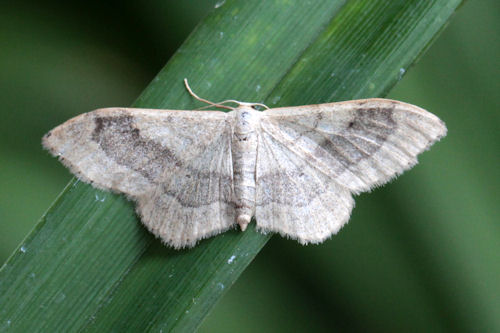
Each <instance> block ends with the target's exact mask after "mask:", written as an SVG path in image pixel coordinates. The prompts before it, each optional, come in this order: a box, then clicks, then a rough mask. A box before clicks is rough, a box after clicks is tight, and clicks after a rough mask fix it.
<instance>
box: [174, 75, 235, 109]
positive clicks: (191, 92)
mask: <svg viewBox="0 0 500 333" xmlns="http://www.w3.org/2000/svg"><path fill="white" fill-rule="evenodd" d="M184 85H185V86H186V89H187V91H188V92H189V94H190V95H191V96H193V97H194V98H196V99H197V100H199V101H200V102H203V103H207V104H210V105H211V106H215V107H218V108H221V109H227V110H234V108H233V107H230V106H226V105H222V104H224V103H227V102H235V103H238V104H240V103H239V102H237V101H233V100H227V101H223V102H220V103H214V102H210V101H209V100H206V99H204V98H201V97H200V96H198V95H196V94H195V93H194V92H193V90H191V87H190V86H189V84H188V81H187V79H184Z"/></svg>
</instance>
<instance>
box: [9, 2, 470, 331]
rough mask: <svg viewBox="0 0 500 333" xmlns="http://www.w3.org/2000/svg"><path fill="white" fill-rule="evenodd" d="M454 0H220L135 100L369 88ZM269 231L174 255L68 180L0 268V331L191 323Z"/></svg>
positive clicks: (106, 201) (127, 216)
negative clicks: (188, 86)
mask: <svg viewBox="0 0 500 333" xmlns="http://www.w3.org/2000/svg"><path fill="white" fill-rule="evenodd" d="M460 3H461V1H458V0H456V1H437V0H436V1H430V2H429V1H402V0H401V1H391V2H388V1H368V0H367V1H347V2H346V1H322V2H314V4H313V5H311V4H310V3H309V2H308V1H299V0H296V1H273V2H260V1H227V2H226V3H225V4H224V5H223V6H222V7H220V8H219V9H217V10H215V11H213V12H212V13H211V14H210V15H209V16H208V17H207V18H206V19H205V20H204V21H203V22H202V23H201V24H200V26H199V27H198V28H197V29H196V30H195V32H193V34H192V35H191V36H190V38H189V39H188V40H187V41H186V42H185V43H184V45H183V46H181V48H180V49H179V50H178V52H177V53H176V54H175V55H174V57H173V58H172V59H171V60H170V61H169V63H168V64H167V65H166V66H165V68H164V69H163V70H162V71H161V72H160V73H159V74H158V76H157V77H156V78H155V80H153V82H152V83H151V84H150V85H149V86H148V87H147V89H146V90H145V91H144V92H143V94H142V95H141V96H140V97H139V98H138V99H137V101H136V102H135V104H134V106H136V107H151V108H170V109H193V108H196V107H199V103H198V102H196V101H194V100H193V99H192V98H191V97H190V96H189V95H188V94H187V92H186V91H185V89H184V87H183V85H182V79H183V78H184V77H187V78H188V79H190V84H191V86H192V88H193V89H194V90H195V91H196V92H197V93H198V94H199V95H201V96H203V97H206V98H209V99H211V100H223V99H227V98H233V99H234V98H236V99H241V100H247V101H256V102H258V101H265V102H266V103H268V105H269V106H270V107H273V106H277V105H297V104H308V103H320V102H326V101H332V100H344V99H352V98H359V97H368V96H370V97H375V96H380V95H383V94H385V93H386V92H387V91H388V90H389V89H390V88H391V87H392V86H393V85H394V84H395V83H396V82H397V81H398V80H399V79H400V77H401V75H402V74H404V72H403V73H401V69H404V70H406V69H407V68H408V66H410V64H411V63H413V61H415V59H416V58H417V57H418V55H419V54H420V53H421V52H422V50H424V49H425V48H426V47H427V45H428V44H429V43H430V42H431V41H432V40H433V38H434V36H435V34H436V33H437V32H438V31H439V30H440V29H441V28H442V26H443V25H444V23H445V22H446V21H447V20H448V18H449V17H450V16H451V15H452V14H453V12H454V10H455V9H456V7H457V6H458V5H459V4H460ZM332 74H334V75H332ZM269 237H270V236H269V235H262V234H260V233H257V232H256V231H255V226H254V225H252V226H251V227H249V229H248V230H247V231H246V232H243V233H242V232H239V231H235V230H234V231H229V232H227V233H225V234H223V235H220V236H216V237H213V238H211V239H209V240H205V241H202V242H201V243H200V244H199V245H198V246H197V247H195V248H193V249H189V250H183V251H174V250H171V249H167V248H165V247H164V246H163V245H162V244H161V243H160V242H159V241H158V240H155V239H154V237H153V236H151V235H150V234H148V233H147V231H146V230H145V228H143V227H142V226H141V225H140V223H139V222H138V219H137V217H136V216H135V214H134V210H133V205H132V203H130V202H127V201H126V200H125V199H124V198H123V197H122V196H117V195H114V194H110V193H106V192H102V191H99V190H96V189H93V188H92V187H91V186H89V185H86V184H82V183H79V182H73V183H72V184H70V185H69V186H68V188H67V189H66V190H65V192H64V193H63V194H62V195H61V197H60V198H59V199H58V200H57V201H56V203H55V204H54V205H53V206H52V207H51V208H50V209H49V211H48V213H47V214H46V215H45V216H44V217H43V218H42V221H41V222H40V224H39V225H38V226H37V228H36V229H35V230H34V231H33V233H32V234H31V235H30V236H29V237H28V238H27V240H26V241H25V242H24V243H23V245H22V247H21V248H20V249H19V250H18V251H17V252H16V253H15V254H14V255H13V256H12V257H11V258H10V259H9V261H8V262H7V263H6V265H5V266H4V267H3V268H2V270H1V271H0V295H2V296H1V297H0V309H1V310H0V328H12V329H13V330H14V331H110V330H116V331H137V330H147V331H149V330H151V331H158V330H160V329H163V330H164V331H169V330H180V331H184V330H188V331H189V330H193V329H195V328H197V327H198V326H199V325H200V323H201V321H202V320H203V318H204V317H205V315H206V314H207V313H208V312H209V311H210V309H211V308H212V307H213V306H214V305H215V303H216V302H217V300H218V299H220V297H221V296H222V295H224V293H225V292H227V290H228V289H229V287H230V286H231V285H232V284H233V283H234V281H235V280H236V279H237V278H238V276H239V275H240V274H241V272H242V271H243V270H244V269H245V267H246V266H247V265H248V264H249V263H250V262H251V260H252V259H253V258H254V257H255V255H256V254H257V253H258V252H259V250H260V249H261V248H262V247H263V246H264V245H265V243H266V241H267V240H268V239H269ZM33 274H34V276H33Z"/></svg>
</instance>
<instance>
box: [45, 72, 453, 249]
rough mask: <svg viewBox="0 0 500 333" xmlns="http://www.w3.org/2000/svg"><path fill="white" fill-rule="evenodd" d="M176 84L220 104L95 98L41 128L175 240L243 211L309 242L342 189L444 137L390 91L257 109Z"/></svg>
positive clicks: (346, 208) (432, 121) (194, 237)
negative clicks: (387, 95)
mask: <svg viewBox="0 0 500 333" xmlns="http://www.w3.org/2000/svg"><path fill="white" fill-rule="evenodd" d="M185 83H186V88H187V89H188V91H189V92H190V93H191V94H192V96H193V97H195V98H197V99H199V100H200V101H203V102H207V103H209V104H210V105H213V106H215V107H219V108H227V109H231V111H230V112H222V111H201V110H198V111H188V110H156V109H136V108H105V109H98V110H95V111H92V112H89V113H85V114H82V115H79V116H77V117H75V118H73V119H70V120H68V121H67V122H65V123H63V124H62V125H60V126H58V127H56V128H55V129H53V130H52V131H50V132H49V133H47V134H46V135H45V136H44V137H43V146H44V147H45V148H46V149H47V150H48V151H50V152H51V153H52V154H53V155H54V156H57V157H59V159H60V161H61V162H62V163H63V164H64V165H65V166H67V167H68V168H69V169H70V170H71V172H73V173H74V174H75V175H76V176H77V177H79V178H80V179H81V180H83V181H85V182H87V183H90V184H92V185H93V186H95V187H97V188H99V189H105V190H111V191H113V192H118V193H124V194H125V195H126V196H127V197H128V198H129V199H131V200H133V201H135V202H136V210H137V213H138V215H139V216H140V218H141V221H142V223H143V224H144V225H145V226H146V227H147V228H148V229H149V230H150V231H151V232H152V233H153V234H154V235H155V236H157V237H159V238H160V239H161V240H162V241H163V242H164V243H166V244H168V245H169V246H172V247H174V248H176V249H179V248H184V247H192V246H194V245H195V244H196V243H197V242H198V241H199V240H200V239H203V238H207V237H210V236H212V235H215V234H219V233H221V232H223V231H225V230H228V229H230V228H233V227H235V226H236V225H239V226H240V228H241V230H242V231H244V230H245V229H246V227H247V225H248V224H249V223H250V221H251V218H252V217H253V216H255V219H256V224H257V229H258V230H259V231H261V232H264V233H267V232H277V233H280V234H281V235H283V236H286V237H290V238H293V239H296V240H298V241H299V242H300V243H301V244H308V243H320V242H322V241H324V240H325V239H327V238H329V237H330V236H331V235H333V234H335V233H337V232H338V231H339V229H340V228H341V227H342V226H343V225H344V224H346V223H347V221H348V219H349V216H350V214H351V210H352V208H353V206H354V200H353V197H352V195H353V194H358V193H361V192H364V191H368V190H370V189H371V188H373V187H374V186H378V185H382V184H384V183H386V182H388V181H389V180H390V179H392V178H393V177H395V176H397V175H399V174H401V173H402V172H403V171H404V170H407V169H409V168H411V167H412V166H413V165H415V164H416V163H417V155H418V154H420V153H421V152H423V151H424V150H426V149H428V148H429V147H430V146H431V145H432V144H433V143H434V142H436V141H437V140H439V139H440V138H442V137H443V136H445V135H446V126H445V124H444V123H443V122H442V121H441V120H440V119H439V118H438V117H436V116H434V115H433V114H431V113H429V112H427V111H425V110H423V109H421V108H419V107H417V106H414V105H410V104H406V103H403V102H399V101H394V100H388V99H379V98H372V99H361V100H352V101H346V102H338V103H328V104H316V105H304V106H294V107H282V108H274V109H269V108H267V107H266V106H264V105H262V104H259V103H243V102H238V101H233V100H231V101H224V102H221V103H212V102H209V101H207V100H205V99H203V98H200V97H198V96H197V95H196V94H194V93H193V92H192V90H191V89H190V88H189V86H188V85H187V81H186V80H185ZM226 102H234V103H236V105H237V107H234V108H233V107H229V106H227V105H224V104H226ZM258 107H264V108H265V110H264V111H258V110H256V108H258Z"/></svg>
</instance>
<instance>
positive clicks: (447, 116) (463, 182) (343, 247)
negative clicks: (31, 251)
mask: <svg viewBox="0 0 500 333" xmlns="http://www.w3.org/2000/svg"><path fill="white" fill-rule="evenodd" d="M215 3H216V2H215V1H201V0H196V1H194V0H192V1H184V2H181V1H158V0H148V1H143V2H133V1H122V2H115V1H111V2H107V3H105V4H103V3H100V2H83V1H82V2H79V1H76V2H71V3H67V2H62V1H54V0H52V1H45V2H44V3H43V4H41V3H39V2H32V3H30V2H27V1H24V2H16V3H15V4H14V3H11V4H1V5H0V102H1V104H0V113H1V114H0V262H1V263H3V262H4V261H5V260H6V259H7V257H8V256H9V254H10V253H11V252H12V251H13V250H14V249H15V247H16V246H17V244H19V243H20V242H21V240H22V239H23V238H24V237H25V236H26V235H27V234H28V233H29V231H30V230H31V228H32V227H33V226H34V225H35V223H36V222H37V220H38V218H39V217H40V216H41V215H42V214H43V213H44V211H45V210H46V209H47V208H48V207H49V205H50V204H51V202H52V201H53V200H54V199H55V198H56V196H57V195H58V193H59V192H60V191H61V190H62V189H63V187H64V186H65V184H66V183H67V182H68V180H69V179H70V178H71V175H70V174H69V172H68V171H67V170H66V169H64V167H62V166H61V164H60V163H58V162H57V160H56V159H53V158H51V157H49V155H48V153H46V152H45V151H43V150H42V148H41V146H40V138H41V137H42V135H43V134H44V133H45V132H47V131H48V130H49V129H51V128H52V127H54V126H56V125H58V124H59V123H61V122H63V121H65V120H67V119H68V118H70V117H72V116H74V115H77V114H79V113H83V112H87V111H90V110H93V109H95V108H98V107H104V106H127V105H130V104H131V103H132V101H133V100H134V99H135V98H136V97H137V96H138V95H139V93H140V92H141V91H142V90H143V89H144V87H145V86H146V85H147V84H148V83H149V81H150V80H151V79H152V78H153V77H154V75H155V74H156V73H157V72H158V71H159V70H160V69H161V67H162V66H163V65H164V64H165V62H166V61H167V60H168V58H169V57H170V55H171V54H172V53H173V52H174V51H175V50H176V49H177V48H178V47H179V45H180V44H181V43H182V41H183V40H184V39H185V38H186V36H187V35H188V34H189V32H190V31H191V30H192V29H193V27H194V26H195V25H196V23H197V22H198V21H199V20H200V18H201V17H203V15H204V14H205V13H206V12H207V11H208V10H210V9H211V8H212V7H213V6H214V4H215ZM499 33H500V2H498V0H479V1H474V0H471V1H469V2H467V3H466V4H465V5H464V6H462V8H461V9H460V10H459V11H458V13H457V14H456V15H455V17H454V18H453V19H452V21H451V23H450V25H449V26H448V28H447V29H446V30H445V31H444V32H443V33H442V34H441V36H439V38H438V39H437V40H436V41H435V43H434V44H433V45H432V46H431V48H430V49H429V50H428V51H427V52H426V53H425V54H424V55H423V56H422V58H421V59H420V61H419V62H418V63H417V64H416V65H415V66H414V67H413V68H411V69H410V70H409V72H408V73H405V75H404V79H403V80H402V81H401V82H400V83H399V84H398V85H397V86H396V88H395V89H394V90H393V91H392V92H391V94H390V95H389V96H388V97H389V98H393V99H399V100H403V101H406V102H409V103H413V104H416V105H419V106H421V107H423V108H425V109H427V110H429V111H431V112H433V113H435V114H436V115H438V116H439V117H440V118H441V119H443V120H444V121H445V122H446V124H447V126H448V130H449V134H448V136H447V137H446V138H445V139H444V140H443V141H442V142H440V143H438V144H436V145H435V146H434V147H433V148H432V149H431V151H429V152H427V153H425V154H423V155H422V156H421V158H420V162H421V163H420V164H419V165H418V166H416V167H415V168H414V169H413V170H411V171H410V172H407V173H406V174H404V175H403V176H402V177H400V178H399V179H397V180H396V181H394V182H392V183H391V184H389V185H387V186H385V187H382V188H379V189H376V190H375V191H373V192H372V193H369V194H363V195H361V196H359V197H357V200H356V203H357V205H356V208H355V209H354V212H353V216H352V218H351V221H350V222H349V224H348V225H347V226H346V227H344V229H343V230H342V231H341V232H340V233H339V234H338V235H337V236H335V237H333V238H332V239H330V240H329V241H327V242H325V243H324V244H322V245H318V246H307V247H303V246H300V245H299V244H297V243H296V242H294V241H289V240H286V239H282V238H280V237H279V236H275V237H273V239H272V240H271V241H270V242H269V243H268V244H267V246H266V247H265V248H264V250H263V251H262V252H261V253H260V254H259V256H258V257H257V259H256V260H255V261H254V262H253V263H252V264H251V265H250V267H249V268H248V269H247V270H246V271H245V273H244V274H243V275H242V276H241V278H240V279H239V280H238V282H237V283H236V285H235V286H233V288H232V289H231V291H230V292H229V293H228V294H227V295H226V296H225V297H224V298H223V300H222V301H221V302H220V303H219V304H218V305H217V306H216V307H215V309H214V311H213V312H212V313H211V314H210V315H209V317H208V318H207V319H206V321H205V322H204V324H203V325H202V327H201V329H200V330H201V331H202V332H213V331H218V332H233V331H238V332H257V331H276V332H278V331H282V332H288V331H291V330H294V331H331V330H356V331H363V330H366V329H371V330H378V331H384V330H412V331H421V330H432V331H497V332H500V255H499V254H500V228H499V223H498V222H499V218H498V213H499V209H498V202H499V200H498V197H497V195H498V193H499V191H498V189H499V186H498V185H499V182H498V180H499V172H498V169H499V166H500V163H499V146H500V145H499V141H500V140H499V139H500V131H499V124H500V122H499V103H498V97H499V96H498V95H499V94H498V92H499V88H500V84H499V78H500V75H499V74H500V63H499V61H498V59H499V56H500V40H499V38H498V35H499ZM402 74H403V73H402ZM208 97H209V96H208ZM234 98H236V99H238V98H239V97H238V96H234Z"/></svg>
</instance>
